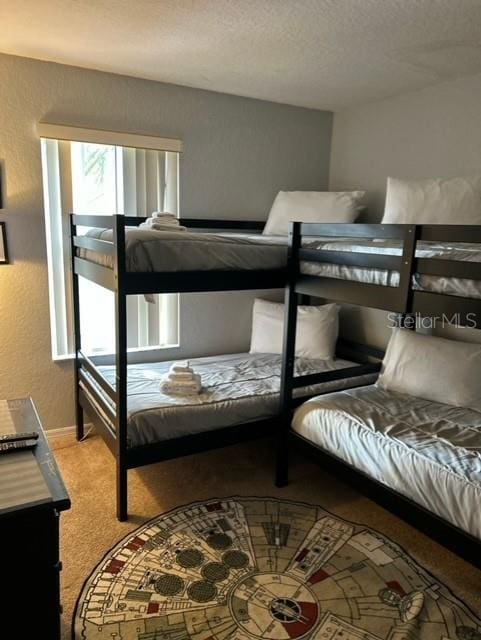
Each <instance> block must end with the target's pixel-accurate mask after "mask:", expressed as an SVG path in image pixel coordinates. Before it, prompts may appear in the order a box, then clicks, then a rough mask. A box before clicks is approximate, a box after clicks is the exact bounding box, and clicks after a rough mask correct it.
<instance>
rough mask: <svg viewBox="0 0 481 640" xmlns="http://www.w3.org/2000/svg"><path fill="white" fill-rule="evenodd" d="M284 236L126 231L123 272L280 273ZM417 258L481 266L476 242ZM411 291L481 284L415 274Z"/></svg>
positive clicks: (327, 242)
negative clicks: (216, 270)
mask: <svg viewBox="0 0 481 640" xmlns="http://www.w3.org/2000/svg"><path fill="white" fill-rule="evenodd" d="M87 235H88V236H91V237H95V238H99V239H102V240H111V239H112V231H111V230H108V229H92V230H90V231H88V232H87ZM286 245H287V238H285V237H283V236H268V235H262V234H253V235H249V234H240V233H239V234H237V233H225V234H222V233H218V234H213V233H191V232H170V231H160V232H159V231H151V230H149V229H137V228H133V227H132V228H128V229H127V232H126V239H125V248H126V268H127V270H128V271H131V272H145V271H154V272H155V271H158V272H161V271H165V272H175V271H208V270H213V269H227V270H229V269H230V270H251V269H279V268H282V267H283V266H285V264H286V257H287V246H286ZM304 246H305V247H308V248H313V249H323V250H326V251H329V250H337V251H349V252H354V253H356V252H367V253H375V254H385V255H401V244H400V242H398V241H393V240H384V241H382V240H370V239H369V240H362V239H355V240H353V239H348V238H344V239H343V238H336V239H335V240H332V239H325V238H324V239H322V238H321V239H319V238H317V239H316V240H315V241H314V240H313V239H309V238H306V239H305V241H304ZM78 254H79V256H80V257H83V258H86V259H88V260H92V261H94V262H97V263H99V264H103V265H105V266H112V260H113V259H112V257H111V256H104V255H101V254H99V253H96V252H93V251H89V250H87V249H79V250H78ZM416 255H417V257H420V258H421V257H423V258H439V259H441V260H442V259H446V260H447V259H450V260H459V261H468V262H478V263H479V262H481V249H480V245H479V244H475V243H473V244H469V243H427V242H421V243H419V244H418V250H417V252H416ZM301 271H302V273H305V274H307V275H316V276H325V277H330V278H338V279H342V280H353V281H356V282H364V283H370V284H378V285H384V286H390V287H397V286H398V285H399V272H398V271H391V270H385V269H369V268H362V267H347V266H343V265H336V264H331V263H326V262H323V263H315V262H302V263H301ZM413 285H414V288H415V289H418V290H425V291H433V292H435V293H444V294H450V295H458V296H467V297H471V298H481V281H479V280H467V279H461V278H444V277H439V276H426V275H422V276H420V275H419V274H417V275H415V276H414V278H413Z"/></svg>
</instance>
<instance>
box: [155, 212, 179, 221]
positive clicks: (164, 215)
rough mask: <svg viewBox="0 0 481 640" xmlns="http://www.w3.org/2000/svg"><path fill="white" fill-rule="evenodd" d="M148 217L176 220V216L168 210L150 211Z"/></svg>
mask: <svg viewBox="0 0 481 640" xmlns="http://www.w3.org/2000/svg"><path fill="white" fill-rule="evenodd" d="M150 217H151V218H156V219H159V218H160V219H162V220H177V216H176V215H175V214H173V213H170V211H152V213H151V215H150Z"/></svg>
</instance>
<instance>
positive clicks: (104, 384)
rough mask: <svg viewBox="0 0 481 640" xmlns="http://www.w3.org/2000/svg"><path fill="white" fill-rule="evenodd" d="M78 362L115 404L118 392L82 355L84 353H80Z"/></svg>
mask: <svg viewBox="0 0 481 640" xmlns="http://www.w3.org/2000/svg"><path fill="white" fill-rule="evenodd" d="M78 361H79V364H80V366H81V367H85V369H87V371H88V373H89V374H90V375H91V376H92V378H93V379H94V380H95V382H96V383H97V384H98V385H99V386H100V387H101V388H102V391H103V392H104V393H106V394H107V395H108V397H109V398H110V399H111V400H112V401H113V402H115V397H116V391H115V389H114V387H113V386H112V385H111V384H110V382H108V380H106V379H105V378H104V377H103V375H102V374H101V373H100V371H99V370H98V369H97V366H96V365H95V364H94V363H93V362H92V360H90V358H89V357H88V356H86V355H85V354H84V353H82V351H79V353H78Z"/></svg>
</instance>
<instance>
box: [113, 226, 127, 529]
mask: <svg viewBox="0 0 481 640" xmlns="http://www.w3.org/2000/svg"><path fill="white" fill-rule="evenodd" d="M113 236H114V245H115V252H114V256H115V261H114V281H115V373H116V379H115V382H116V386H115V395H116V397H115V400H116V402H115V404H116V412H115V413H116V422H115V426H116V446H117V451H116V453H117V455H116V463H117V477H116V488H117V518H118V520H120V521H121V522H122V521H124V520H127V470H128V465H127V309H126V303H127V295H126V293H125V270H126V267H125V219H124V216H122V215H115V216H114V233H113Z"/></svg>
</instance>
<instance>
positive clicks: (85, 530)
mask: <svg viewBox="0 0 481 640" xmlns="http://www.w3.org/2000/svg"><path fill="white" fill-rule="evenodd" d="M53 447H54V449H55V457H56V459H57V462H58V464H59V466H60V469H61V472H62V475H63V478H64V480H65V483H66V485H67V489H68V491H69V494H70V497H71V500H72V509H71V510H70V511H68V512H66V513H64V514H63V515H62V519H61V523H62V531H61V554H62V561H63V566H64V570H63V572H62V602H63V606H64V615H63V638H64V639H65V640H67V639H69V638H70V633H71V628H70V627H71V620H72V612H73V607H74V605H75V601H76V599H77V596H78V594H79V592H80V589H81V587H82V584H83V582H84V580H85V579H86V578H87V577H88V575H89V574H90V572H91V571H92V569H93V568H94V566H95V565H96V564H97V563H98V562H99V560H100V559H101V558H102V556H103V555H104V554H105V553H106V551H108V550H109V549H110V548H111V547H112V546H113V545H114V544H115V543H116V542H118V541H119V540H120V538H122V537H123V536H124V535H126V533H128V532H129V531H131V530H132V529H134V528H136V527H137V526H139V525H140V524H142V523H143V522H145V521H146V520H148V519H150V518H153V517H154V516H156V515H158V514H159V513H162V512H164V511H167V510H169V509H172V508H174V507H177V506H180V505H183V504H187V503H189V502H192V501H195V500H202V499H208V498H213V497H216V496H232V495H240V496H242V495H244V496H256V495H257V496H274V497H279V498H285V499H293V500H300V501H304V502H309V503H312V504H315V505H319V506H322V507H324V508H326V509H328V510H330V511H332V512H333V513H336V514H338V515H339V516H341V517H344V518H346V519H349V520H353V521H356V522H359V523H364V524H367V525H368V526H369V527H372V528H374V529H378V530H379V531H381V532H382V533H384V534H385V535H387V536H388V537H390V538H392V540H394V541H395V542H397V543H399V544H400V545H402V546H403V547H404V548H405V549H406V550H407V551H408V552H409V553H410V555H412V556H413V557H414V558H415V560H416V561H417V562H418V563H419V564H420V565H421V566H423V567H424V568H426V569H427V570H428V571H431V573H433V574H434V575H435V576H437V577H439V579H440V580H441V581H442V582H444V583H445V584H446V585H447V586H448V587H450V588H451V590H452V591H453V592H454V593H455V594H456V595H457V596H458V597H459V598H461V600H464V601H465V602H466V604H468V605H469V606H470V607H471V608H472V609H473V611H475V612H476V613H479V612H481V571H478V570H476V569H474V568H473V567H472V566H470V565H469V564H467V563H465V562H463V561H462V560H460V559H459V558H457V557H456V556H454V555H453V554H451V553H450V552H448V551H447V550H445V549H444V548H443V547H440V546H439V545H437V544H436V543H434V542H432V541H431V540H429V538H427V537H426V536H423V535H422V534H420V533H418V532H417V531H416V530H415V529H413V528H411V527H409V526H408V525H407V524H405V523H403V522H402V521H401V520H399V519H398V518H396V517H394V516H392V515H390V514H389V513H387V512H386V511H384V510H383V509H381V508H380V507H378V506H377V505H375V504H374V503H373V502H371V501H369V500H367V499H366V498H364V497H363V496H361V495H359V494H358V493H356V492H354V491H352V490H351V489H349V488H347V487H346V486H345V485H343V484H342V483H341V482H340V481H338V480H335V479H333V478H332V477H331V476H328V475H327V474H325V473H323V472H322V471H321V469H320V468H319V467H317V466H316V465H314V464H312V463H311V462H308V461H306V460H304V459H303V458H300V457H297V456H296V457H295V458H294V459H293V463H292V467H291V482H290V485H289V486H288V487H287V488H285V489H276V487H275V486H274V484H273V464H274V456H273V451H272V443H271V442H269V441H262V442H258V443H249V444H246V445H238V446H235V447H230V448H228V449H223V450H219V451H212V452H208V453H204V454H200V455H196V456H190V457H187V458H181V459H179V460H173V461H169V462H163V463H160V464H157V465H152V466H150V467H144V468H143V469H138V470H135V471H131V472H129V475H130V477H129V489H130V491H129V508H130V513H131V514H132V515H131V518H130V519H129V521H128V522H126V523H120V522H117V520H116V519H115V487H114V482H115V473H114V471H115V465H114V461H113V458H112V456H111V454H110V452H109V451H108V449H107V448H106V446H105V445H104V444H103V442H102V441H101V440H100V439H99V438H98V437H92V438H89V439H87V440H86V441H84V442H82V443H77V442H75V441H74V440H73V438H70V437H65V438H58V439H55V440H54V441H53Z"/></svg>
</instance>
